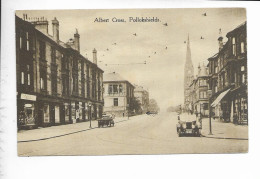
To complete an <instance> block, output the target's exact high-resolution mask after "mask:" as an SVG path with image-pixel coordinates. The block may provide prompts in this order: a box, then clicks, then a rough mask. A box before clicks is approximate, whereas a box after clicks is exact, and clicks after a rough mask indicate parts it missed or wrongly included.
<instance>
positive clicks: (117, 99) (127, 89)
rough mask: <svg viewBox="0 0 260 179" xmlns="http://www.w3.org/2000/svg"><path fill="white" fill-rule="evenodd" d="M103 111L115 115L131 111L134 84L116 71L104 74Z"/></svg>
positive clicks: (130, 112) (121, 115) (126, 113)
mask: <svg viewBox="0 0 260 179" xmlns="http://www.w3.org/2000/svg"><path fill="white" fill-rule="evenodd" d="M103 83H104V103H105V104H104V112H107V113H110V114H114V115H115V116H117V117H126V116H129V115H131V114H132V113H133V110H134V108H133V99H134V86H133V85H132V84H131V83H130V82H129V81H128V80H125V79H124V78H123V77H121V76H120V75H119V74H118V73H115V72H113V73H108V74H105V75H104V82H103Z"/></svg>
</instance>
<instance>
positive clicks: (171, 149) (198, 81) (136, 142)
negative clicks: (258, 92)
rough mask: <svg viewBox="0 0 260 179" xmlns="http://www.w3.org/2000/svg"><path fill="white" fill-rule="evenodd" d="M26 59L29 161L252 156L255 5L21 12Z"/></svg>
mask: <svg viewBox="0 0 260 179" xmlns="http://www.w3.org/2000/svg"><path fill="white" fill-rule="evenodd" d="M15 54H16V99H17V106H16V108H14V109H16V110H17V154H18V156H20V157H25V156H93V155H94V156H97V155H98V156H100V155H128V154H130V155H133V154H134V155H153V154H156V155H157V154H230V153H247V152H248V126H249V121H248V72H247V71H248V67H247V10H246V8H230V7H229V8H162V9H159V8H158V9H82V10H80V9H77V10H73V9H70V10H16V11H15ZM250 84H251V83H250Z"/></svg>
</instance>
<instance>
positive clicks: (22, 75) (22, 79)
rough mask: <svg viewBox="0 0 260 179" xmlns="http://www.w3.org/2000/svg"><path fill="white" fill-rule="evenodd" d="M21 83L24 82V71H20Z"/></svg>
mask: <svg viewBox="0 0 260 179" xmlns="http://www.w3.org/2000/svg"><path fill="white" fill-rule="evenodd" d="M21 84H22V85H23V84H24V72H21Z"/></svg>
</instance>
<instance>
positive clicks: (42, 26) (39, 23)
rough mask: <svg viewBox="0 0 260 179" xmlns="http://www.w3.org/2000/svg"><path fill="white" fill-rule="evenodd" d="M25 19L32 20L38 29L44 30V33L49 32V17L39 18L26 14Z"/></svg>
mask: <svg viewBox="0 0 260 179" xmlns="http://www.w3.org/2000/svg"><path fill="white" fill-rule="evenodd" d="M25 19H26V20H28V21H30V23H31V24H33V25H34V27H35V28H36V29H37V30H39V31H41V32H43V33H44V34H48V25H49V23H48V21H47V19H42V20H38V19H37V18H35V17H31V18H30V17H28V18H27V14H25Z"/></svg>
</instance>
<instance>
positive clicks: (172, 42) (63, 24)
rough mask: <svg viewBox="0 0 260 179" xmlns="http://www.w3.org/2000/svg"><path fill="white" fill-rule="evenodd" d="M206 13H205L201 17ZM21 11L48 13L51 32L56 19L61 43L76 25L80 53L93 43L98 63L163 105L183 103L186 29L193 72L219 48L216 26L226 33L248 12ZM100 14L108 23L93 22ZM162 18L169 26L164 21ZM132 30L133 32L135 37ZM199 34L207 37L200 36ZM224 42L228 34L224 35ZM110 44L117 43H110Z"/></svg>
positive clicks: (89, 52) (89, 50) (38, 14)
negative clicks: (150, 19) (139, 19)
mask: <svg viewBox="0 0 260 179" xmlns="http://www.w3.org/2000/svg"><path fill="white" fill-rule="evenodd" d="M205 12H206V13H207V16H206V17H205V16H202V14H203V13H205ZM23 13H27V14H28V17H42V16H44V17H46V18H47V19H48V20H49V34H51V35H52V25H51V20H52V19H53V18H54V17H56V18H57V19H58V20H59V22H60V30H59V32H60V39H61V40H62V41H63V42H67V41H68V39H69V38H73V34H74V33H75V28H77V29H78V31H79V34H80V48H81V54H83V55H84V56H85V55H86V54H87V57H88V58H89V59H90V60H91V61H92V50H93V49H94V48H96V49H97V51H98V65H99V66H100V67H101V68H102V69H103V70H104V71H105V73H108V72H113V71H115V72H118V73H120V74H121V76H123V77H124V78H126V79H127V80H129V81H130V82H132V83H134V84H137V85H142V86H144V87H145V88H146V89H148V90H149V92H150V98H154V99H156V101H157V102H158V104H159V106H160V108H161V110H165V109H166V108H167V107H169V106H171V105H178V104H181V103H183V98H184V97H183V79H184V63H185V58H186V44H185V43H184V41H186V40H187V35H188V33H189V35H190V44H191V56H192V61H193V65H194V69H195V75H196V74H197V66H198V64H199V63H200V64H202V63H203V62H204V64H205V65H206V64H207V58H209V57H211V56H212V55H214V54H215V53H217V52H218V41H217V38H218V36H219V28H221V29H222V35H223V36H224V37H225V35H226V33H227V32H229V31H231V30H232V29H234V28H235V27H237V26H238V25H240V24H241V23H243V22H244V21H245V20H246V11H245V9H241V8H240V9H230V8H226V9H224V8H218V9H142V10H141V9H139V10H133V9H124V10H65V11H61V10H59V11H19V12H18V11H17V12H16V14H17V15H18V16H20V17H22V14H23ZM99 17H102V18H105V19H110V22H109V23H105V22H103V23H101V22H100V23H99V22H94V20H95V18H99ZM113 17H116V18H119V19H122V18H124V19H125V20H126V21H127V22H126V23H117V22H112V21H111V19H112V18H113ZM129 17H158V18H159V19H160V21H161V22H143V23H142V22H137V23H130V22H128V18H129ZM166 22H167V24H168V26H167V27H166V26H164V25H163V24H164V23H166ZM134 33H136V34H137V36H134V35H133V34H134ZM201 36H203V37H204V38H205V39H204V40H201V39H200V37H201ZM224 41H227V39H226V38H224ZM113 43H117V45H112V44H113ZM166 46H167V50H165V47H166ZM107 48H108V49H109V51H107V50H106V49H107ZM154 52H156V55H154ZM103 55H104V56H103ZM148 56H151V57H150V58H148ZM144 61H146V62H147V64H146V65H144V64H135V65H109V64H128V63H143V62H144ZM105 64H108V65H107V66H106V65H105Z"/></svg>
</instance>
